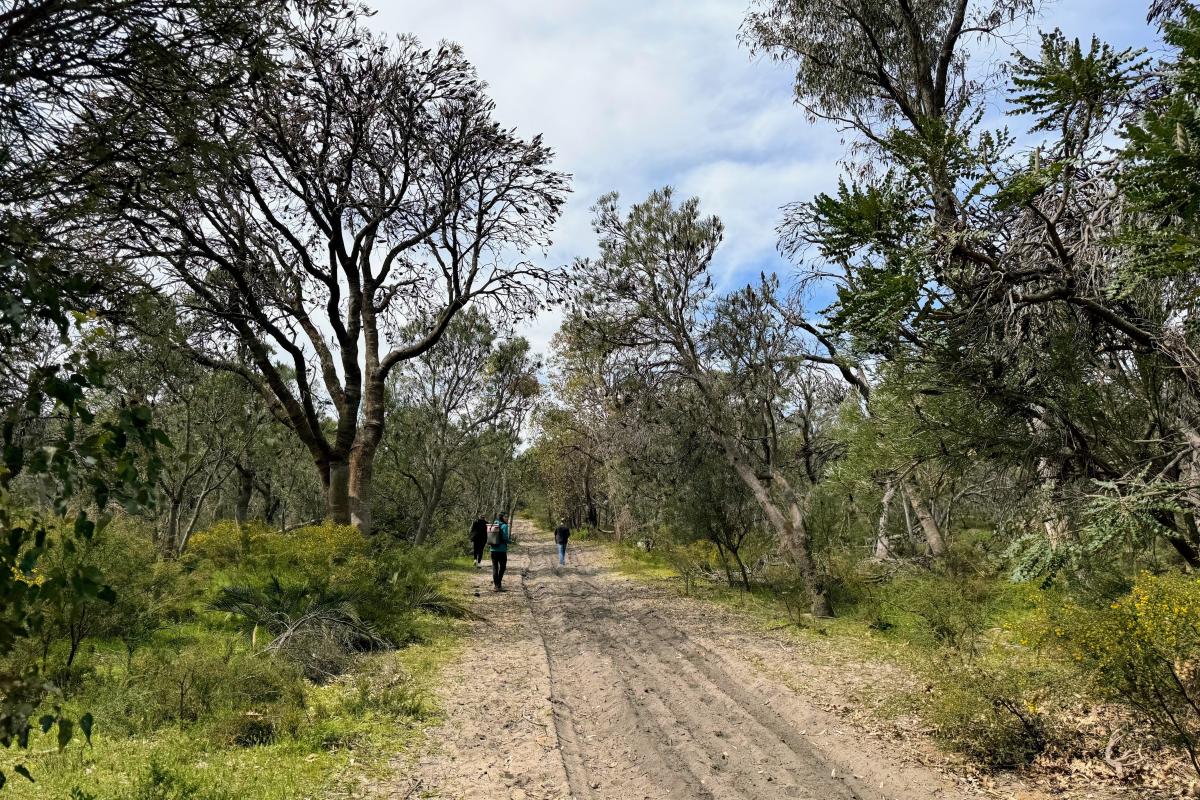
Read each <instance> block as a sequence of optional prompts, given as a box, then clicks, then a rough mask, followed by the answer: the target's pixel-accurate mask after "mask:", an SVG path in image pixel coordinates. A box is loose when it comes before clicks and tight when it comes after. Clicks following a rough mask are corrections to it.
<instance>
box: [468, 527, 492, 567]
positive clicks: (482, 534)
mask: <svg viewBox="0 0 1200 800" xmlns="http://www.w3.org/2000/svg"><path fill="white" fill-rule="evenodd" d="M487 528H488V524H487V520H486V519H484V517H483V514H480V515H479V516H477V517H475V521H474V522H472V523H471V555H473V556H474V557H475V569H479V568H480V567H482V566H483V546H484V545H485V544H487Z"/></svg>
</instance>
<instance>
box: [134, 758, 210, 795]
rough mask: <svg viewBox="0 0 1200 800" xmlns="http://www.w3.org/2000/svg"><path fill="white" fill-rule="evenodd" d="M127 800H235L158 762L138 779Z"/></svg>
mask: <svg viewBox="0 0 1200 800" xmlns="http://www.w3.org/2000/svg"><path fill="white" fill-rule="evenodd" d="M126 798H127V800H233V796H232V795H231V794H229V793H228V792H226V791H224V790H219V789H214V788H211V787H209V788H205V787H203V786H201V784H200V783H198V782H197V781H195V780H194V779H193V778H191V777H190V776H187V775H185V774H184V773H183V771H182V770H181V769H180V768H178V767H176V766H172V765H167V764H164V763H162V762H161V761H158V760H153V761H151V762H150V766H149V768H148V769H147V770H146V771H145V772H144V773H143V774H142V775H141V776H140V777H139V778H138V781H137V783H136V784H135V785H134V787H133V790H132V792H130V793H129V794H128V795H126Z"/></svg>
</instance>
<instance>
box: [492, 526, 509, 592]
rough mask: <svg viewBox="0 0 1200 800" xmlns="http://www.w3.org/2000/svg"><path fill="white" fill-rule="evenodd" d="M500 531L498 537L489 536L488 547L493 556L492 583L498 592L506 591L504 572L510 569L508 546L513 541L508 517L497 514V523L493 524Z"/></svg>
mask: <svg viewBox="0 0 1200 800" xmlns="http://www.w3.org/2000/svg"><path fill="white" fill-rule="evenodd" d="M492 524H493V525H494V526H496V528H497V529H498V531H497V535H496V536H494V537H493V536H492V535H491V534H490V533H489V535H488V547H489V548H490V549H491V555H492V583H493V584H495V586H496V591H497V592H503V591H504V586H503V583H504V570H505V569H507V568H508V545H509V542H511V541H512V537H511V536H510V535H509V530H508V517H507V516H505V515H504V514H497V515H496V521H495V522H493V523H492Z"/></svg>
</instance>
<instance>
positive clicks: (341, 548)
mask: <svg viewBox="0 0 1200 800" xmlns="http://www.w3.org/2000/svg"><path fill="white" fill-rule="evenodd" d="M261 545H262V553H261V555H259V556H257V557H256V558H255V564H256V566H257V567H258V568H259V569H262V570H266V571H267V572H269V573H271V574H276V575H286V574H297V575H299V576H301V577H302V578H304V579H306V580H308V581H309V582H311V583H324V584H329V585H334V586H343V585H349V584H352V583H353V582H354V581H355V580H356V578H357V577H358V576H360V575H361V574H362V573H363V571H364V570H368V571H369V569H370V564H369V562H368V560H367V557H368V555H369V554H370V550H371V541H370V540H369V539H368V538H367V537H366V536H364V535H363V534H362V531H360V530H358V529H357V528H355V527H353V526H351V525H334V524H332V523H328V522H327V523H322V524H320V525H309V526H307V527H304V528H298V529H296V530H294V531H291V532H289V533H271V534H270V535H268V536H264V537H263V538H262V540H261Z"/></svg>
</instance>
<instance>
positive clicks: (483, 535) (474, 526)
mask: <svg viewBox="0 0 1200 800" xmlns="http://www.w3.org/2000/svg"><path fill="white" fill-rule="evenodd" d="M471 541H472V542H486V541H487V520H484V519H477V520H475V521H474V522H472V523H471Z"/></svg>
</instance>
